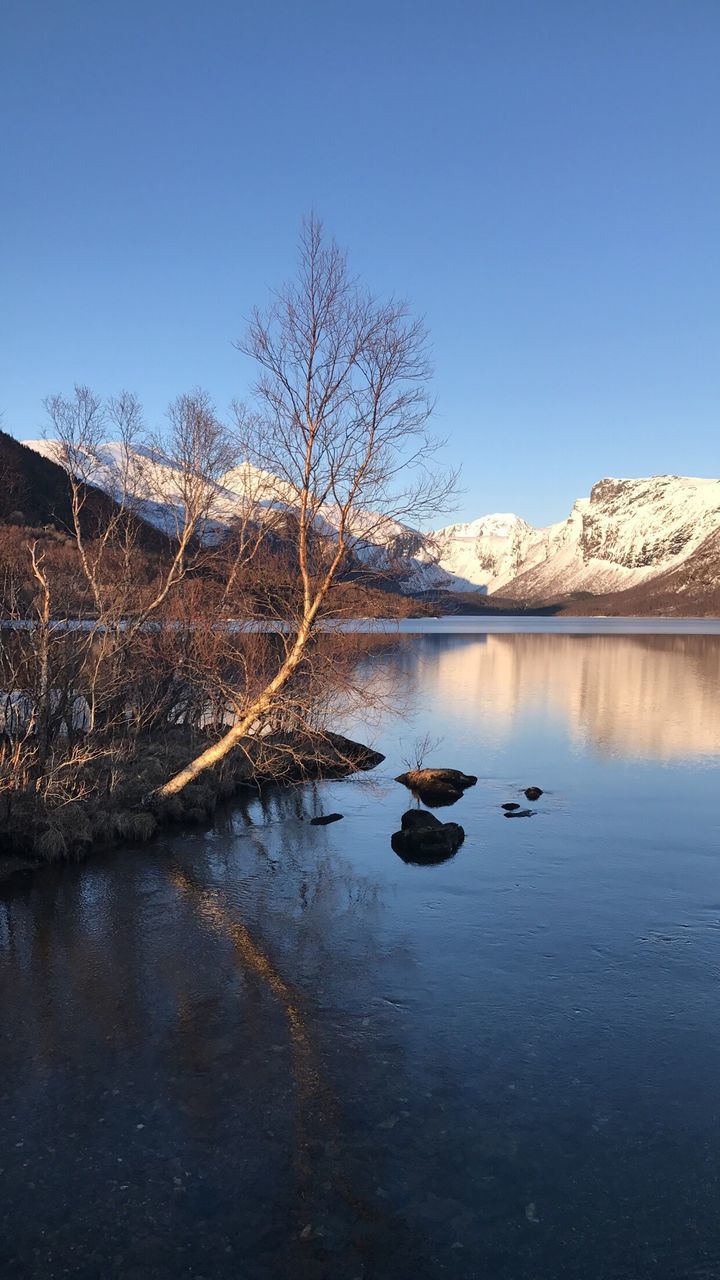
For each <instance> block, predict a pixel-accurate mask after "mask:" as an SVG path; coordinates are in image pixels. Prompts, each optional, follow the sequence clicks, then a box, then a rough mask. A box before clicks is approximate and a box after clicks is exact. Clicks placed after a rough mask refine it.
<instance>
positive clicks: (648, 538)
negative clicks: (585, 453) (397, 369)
mask: <svg viewBox="0 0 720 1280" xmlns="http://www.w3.org/2000/svg"><path fill="white" fill-rule="evenodd" d="M24 443H25V444H27V445H28V446H29V447H30V448H32V449H35V450H36V451H37V452H39V453H42V454H44V455H45V456H46V457H49V458H51V459H53V460H54V461H55V460H57V445H56V444H55V443H54V442H53V441H48V440H28V441H25V442H24ZM85 470H86V476H87V478H88V479H90V480H91V481H92V482H93V483H95V484H97V485H98V487H100V488H102V489H105V490H106V491H107V492H109V493H111V494H112V495H113V496H116V497H117V496H118V493H119V486H122V485H124V486H125V488H126V489H127V490H128V491H129V492H130V493H132V494H133V496H134V498H135V500H136V502H137V505H138V511H139V514H141V515H142V516H143V517H144V519H146V520H148V521H150V522H151V523H153V524H155V525H156V526H157V527H158V528H160V529H162V530H163V531H164V532H165V533H170V534H172V533H173V532H174V531H175V529H176V528H177V524H178V521H179V519H180V518H181V516H182V492H181V484H180V480H181V476H180V472H179V470H178V469H177V468H175V467H173V465H172V463H170V462H169V461H168V459H166V458H164V457H163V456H162V454H160V453H158V452H156V451H153V450H150V449H137V450H133V451H130V453H129V454H126V453H124V452H123V450H122V448H121V446H119V445H117V444H112V443H110V444H106V445H103V446H102V447H101V449H100V450H99V451H98V454H97V457H96V458H94V459H93V462H92V466H90V465H89V461H88V467H87V468H86V469H85ZM215 490H216V493H215V499H214V502H213V504H212V508H211V511H210V520H209V522H208V525H207V527H206V534H207V536H210V537H212V536H213V535H214V534H215V533H216V532H217V531H219V530H220V529H222V528H223V527H225V526H226V525H227V524H228V523H229V522H230V521H231V520H233V519H236V518H237V517H239V516H243V515H244V516H247V515H249V514H250V516H251V518H252V519H253V520H258V519H260V520H262V519H270V518H272V516H273V515H274V513H276V512H277V511H280V512H287V511H292V510H293V509H295V508H296V507H297V496H296V494H295V492H294V490H293V488H292V486H291V485H290V484H288V483H287V481H283V480H280V479H278V478H277V477H276V476H273V475H271V474H270V473H268V472H265V471H260V470H258V469H257V468H255V467H252V466H251V465H250V464H248V463H245V464H243V465H241V466H239V467H235V468H234V469H233V470H232V471H230V472H228V473H227V475H225V476H223V477H222V480H221V482H220V483H219V484H217V485H216V486H215ZM337 520H338V515H337V512H336V511H334V510H333V508H332V507H331V506H330V505H326V506H324V507H323V508H322V509H321V510H320V511H319V513H318V516H317V518H316V527H317V529H318V532H319V533H321V534H322V535H324V536H326V537H333V536H335V531H336V529H337ZM718 530H720V480H715V479H692V478H689V477H683V476H650V477H649V478H646V479H639V480H617V479H605V480H600V481H599V482H598V483H597V484H596V485H594V486H593V488H592V490H591V492H590V496H589V497H588V498H579V499H578V500H577V502H575V504H574V506H573V508H572V510H571V512H570V515H569V516H568V517H567V519H566V520H561V521H559V522H558V523H557V524H553V525H550V526H549V527H548V528H545V529H535V528H533V527H532V526H531V525H529V524H527V523H526V521H524V520H522V519H521V518H520V516H517V515H514V514H512V513H496V514H493V515H486V516H481V517H480V518H479V519H477V520H473V521H471V522H470V523H467V524H452V525H448V526H446V527H445V528H443V529H439V530H437V531H436V532H435V533H431V534H423V533H419V532H418V531H417V530H416V529H412V528H410V527H409V526H408V525H405V524H402V523H400V522H398V521H396V520H392V519H390V518H389V517H387V516H379V515H377V514H376V513H373V512H370V511H366V512H358V513H356V526H355V529H354V530H353V534H354V542H353V551H354V554H355V557H356V560H357V561H359V562H361V563H363V564H365V565H367V566H368V568H371V569H373V570H374V571H375V572H380V573H389V574H392V576H393V578H394V579H395V580H396V582H397V583H398V585H400V586H401V588H402V589H403V590H405V591H407V592H416V591H427V590H433V589H434V590H437V589H440V590H442V589H447V590H452V591H480V592H487V593H489V594H499V595H501V596H503V597H507V598H508V599H513V600H523V601H533V600H541V599H548V598H554V597H557V596H563V595H568V594H570V593H573V592H591V593H593V594H605V593H608V592H618V591H625V590H627V589H629V588H633V587H636V586H639V585H640V584H642V583H645V582H649V581H650V580H652V579H654V578H655V577H658V576H659V575H663V574H667V573H668V572H669V571H670V570H673V569H675V568H677V567H678V566H681V565H683V564H684V563H685V561H689V560H690V558H691V557H693V556H694V553H695V552H696V550H697V549H698V548H699V547H700V546H701V544H703V543H704V542H705V540H707V539H708V538H711V536H712V535H714V534H716V533H717V532H718ZM713 545H714V544H713ZM705 560H707V557H705ZM703 563H705V561H703ZM708 563H710V561H708ZM704 572H705V576H706V577H707V574H708V572H710V570H708V568H707V565H706V567H705V570H704Z"/></svg>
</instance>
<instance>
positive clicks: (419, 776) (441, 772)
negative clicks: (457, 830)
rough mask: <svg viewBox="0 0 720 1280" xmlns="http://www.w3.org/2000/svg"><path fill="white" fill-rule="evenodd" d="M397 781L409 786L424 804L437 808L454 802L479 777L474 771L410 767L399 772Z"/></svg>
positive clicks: (472, 785) (473, 784)
mask: <svg viewBox="0 0 720 1280" xmlns="http://www.w3.org/2000/svg"><path fill="white" fill-rule="evenodd" d="M395 781H396V782H402V784H403V786H404V787H409V788H410V790H411V791H413V792H414V793H415V795H417V796H419V797H420V799H421V800H422V802H423V804H428V805H432V806H433V808H436V807H437V806H439V805H443V804H454V803H455V801H456V800H459V799H460V798H461V796H462V794H463V791H465V789H466V788H467V787H474V786H475V783H476V782H477V778H476V777H475V775H474V774H472V773H461V771H460V770H459V769H409V770H408V772H407V773H401V774H399V775H398V777H397V778H396V779H395Z"/></svg>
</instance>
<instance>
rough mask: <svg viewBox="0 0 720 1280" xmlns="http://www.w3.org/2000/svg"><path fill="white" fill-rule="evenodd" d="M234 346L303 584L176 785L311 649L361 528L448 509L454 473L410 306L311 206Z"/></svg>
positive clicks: (363, 533)
mask: <svg viewBox="0 0 720 1280" xmlns="http://www.w3.org/2000/svg"><path fill="white" fill-rule="evenodd" d="M238 347H239V349H240V350H241V351H242V352H244V353H245V354H246V355H248V356H250V357H251V358H252V359H253V360H254V361H255V362H256V364H257V365H258V367H259V371H260V372H259V378H258V381H257V384H256V386H255V404H254V407H253V409H252V410H251V411H247V410H245V409H244V408H242V407H237V424H238V437H239V439H240V440H241V441H242V444H243V447H244V454H245V458H246V462H247V464H248V466H249V467H251V468H254V471H253V472H252V473H251V474H253V475H257V476H258V477H259V483H260V484H261V485H264V486H265V496H264V501H263V506H264V508H265V510H268V511H273V512H275V511H277V509H278V508H279V507H282V508H283V509H284V511H285V512H287V511H288V510H290V511H291V512H292V518H291V519H289V520H288V523H287V527H286V534H287V536H288V537H289V538H290V539H291V541H292V545H293V549H294V552H295V555H296V559H297V581H298V584H299V590H298V591H297V592H296V593H293V592H290V593H288V594H287V595H286V596H284V597H283V605H282V608H283V616H282V619H281V621H282V622H283V628H282V630H283V632H284V634H285V641H284V645H283V648H282V650H281V652H280V656H279V658H278V662H277V667H276V669H275V671H274V673H273V674H272V677H271V678H270V679H269V680H268V681H267V683H265V684H264V686H263V687H262V688H261V689H260V690H259V691H256V692H254V693H253V695H252V696H251V697H250V699H249V700H246V701H245V702H244V705H242V704H243V698H242V695H241V693H240V692H238V696H237V698H236V700H235V701H236V705H238V706H242V711H241V712H240V713H239V714H238V716H237V719H236V721H235V723H234V724H233V725H232V727H231V728H230V729H229V730H228V731H227V732H226V733H224V734H223V735H222V736H221V737H220V738H219V739H218V740H217V741H216V742H214V743H213V744H212V745H211V746H209V747H207V748H206V749H205V750H204V751H202V752H201V753H200V754H199V755H198V756H197V757H196V758H195V759H194V760H192V761H191V762H190V763H189V764H188V765H187V766H186V767H185V768H184V769H182V770H180V772H178V773H177V774H175V776H174V777H172V778H170V779H169V781H168V782H166V783H165V785H164V786H163V787H162V788H161V789H160V792H159V794H160V795H161V796H168V795H172V794H175V793H177V792H179V791H181V790H182V789H183V787H185V786H186V785H187V784H188V783H189V782H191V781H192V780H193V779H194V778H196V777H197V776H198V775H199V774H200V773H202V772H203V771H204V770H205V769H207V768H209V767H211V766H212V765H215V764H217V763H218V762H219V761H220V760H222V759H223V758H224V757H225V756H226V755H227V754H228V752H230V751H231V750H232V749H233V748H234V747H236V746H237V745H238V744H239V743H240V742H241V741H242V740H243V738H245V737H246V736H247V735H248V733H250V731H251V730H252V729H253V727H254V726H256V724H257V723H258V721H263V720H264V719H266V718H267V717H269V716H272V714H273V712H274V710H275V709H276V708H277V706H278V703H279V702H280V701H281V700H282V698H283V695H284V694H285V692H286V690H287V689H288V686H290V685H291V682H292V681H293V680H294V679H295V678H296V676H297V674H298V672H299V670H300V668H301V666H302V664H303V663H304V662H306V661H307V658H308V653H309V650H310V646H311V642H312V640H313V636H314V633H315V631H316V629H317V625H318V622H319V621H320V620H321V618H322V616H323V612H324V610H325V609H326V607H327V603H328V599H329V597H330V594H331V590H332V588H333V585H334V584H335V582H336V580H337V577H338V574H339V573H340V571H341V569H342V568H343V566H344V565H346V564H347V562H348V558H349V557H351V556H352V553H353V549H354V548H355V547H356V546H357V545H358V543H359V541H361V540H372V538H373V537H374V536H375V537H381V536H382V535H383V533H384V532H386V531H387V529H388V527H389V525H390V522H392V521H398V520H402V519H404V518H412V520H413V522H414V523H415V524H420V523H422V522H424V521H425V520H426V519H427V518H429V517H430V516H431V515H434V514H436V513H437V512H438V511H440V510H442V509H443V508H445V507H447V505H448V500H449V498H450V497H451V495H452V492H453V490H454V486H455V476H454V475H447V474H443V473H441V472H439V471H438V470H437V468H436V459H437V451H438V447H439V442H438V441H436V440H434V439H433V438H432V437H431V436H429V435H428V434H427V430H426V427H427V421H428V417H429V415H430V411H431V407H432V406H431V402H430V399H429V396H428V391H427V383H428V379H429V375H430V368H429V362H428V355H427V337H426V331H425V328H424V325H423V324H422V322H421V321H419V320H416V319H413V318H412V316H411V315H410V313H409V310H408V307H407V304H406V303H405V302H403V301H401V300H397V299H394V298H391V299H390V300H389V301H386V302H382V301H378V300H377V299H375V298H373V297H372V295H371V294H370V293H369V292H368V291H367V289H365V288H364V287H363V286H362V285H361V284H359V283H358V282H357V281H356V280H354V279H353V278H352V277H351V276H350V274H349V272H348V267H347V261H346V257H345V254H344V253H342V252H341V250H340V249H339V248H338V247H337V245H336V244H335V243H334V242H332V241H328V240H326V239H325V237H324V236H323V231H322V226H321V224H320V223H319V222H318V221H317V220H316V219H315V218H312V219H310V221H308V222H307V223H306V224H305V225H304V227H303V232H302V237H301V244H300V262H299V269H298V274H297V278H296V279H295V281H293V282H291V283H289V284H287V285H285V286H284V287H283V288H282V289H281V290H280V291H279V292H278V293H277V295H276V296H275V300H274V302H273V304H272V305H271V307H270V309H269V311H268V312H267V313H264V314H263V313H260V312H259V311H256V312H255V313H254V314H253V316H252V319H251V323H250V326H249V330H248V333H247V336H246V337H245V339H244V340H243V341H242V342H240V343H238Z"/></svg>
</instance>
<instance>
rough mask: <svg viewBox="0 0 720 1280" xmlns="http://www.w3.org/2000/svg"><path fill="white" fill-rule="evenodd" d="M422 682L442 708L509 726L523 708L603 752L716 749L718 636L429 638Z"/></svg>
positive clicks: (719, 750) (667, 756) (423, 649)
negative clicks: (562, 726) (432, 690)
mask: <svg viewBox="0 0 720 1280" xmlns="http://www.w3.org/2000/svg"><path fill="white" fill-rule="evenodd" d="M419 645H420V651H419V653H417V662H418V666H417V672H418V682H419V684H421V685H422V684H423V683H425V682H424V681H423V674H425V676H426V677H427V687H428V688H432V687H433V686H435V688H436V693H435V697H436V699H437V702H438V706H439V709H440V710H441V711H442V709H443V708H444V709H446V710H449V711H451V712H452V713H453V714H454V715H457V716H458V717H460V718H461V719H462V720H463V721H468V720H472V721H474V722H475V723H477V724H478V725H479V724H480V723H481V721H484V722H485V723H486V724H488V725H491V726H492V729H493V732H494V733H496V734H497V735H498V736H503V735H504V733H505V732H507V733H508V734H509V733H510V731H511V730H512V728H513V724H514V722H515V721H516V720H517V719H518V718H520V717H521V716H526V715H538V714H541V715H547V716H551V717H553V718H554V719H557V718H558V717H560V718H561V719H563V720H565V721H566V722H567V725H568V729H569V732H570V734H571V736H572V738H573V739H574V740H575V741H577V742H578V743H582V744H587V745H588V746H589V747H590V748H592V749H595V750H596V751H599V752H601V753H603V754H608V755H627V756H634V757H636V758H637V757H640V758H647V759H657V760H672V759H677V758H680V757H686V756H691V757H701V756H716V755H720V693H719V692H718V690H719V689H720V641H719V640H718V639H717V637H714V636H697V635H695V636H597V635H596V636H561V635H489V636H478V637H473V638H472V639H468V638H465V637H460V636H458V637H452V638H450V637H443V638H442V640H441V641H440V642H439V643H438V641H436V639H435V638H434V637H433V638H429V637H427V638H426V637H423V640H422V641H420V642H419Z"/></svg>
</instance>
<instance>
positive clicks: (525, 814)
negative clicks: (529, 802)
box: [505, 809, 535, 818]
mask: <svg viewBox="0 0 720 1280" xmlns="http://www.w3.org/2000/svg"><path fill="white" fill-rule="evenodd" d="M534 813H535V810H534V809H510V810H509V811H506V813H505V817H506V818H532V816H533V814H534Z"/></svg>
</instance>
